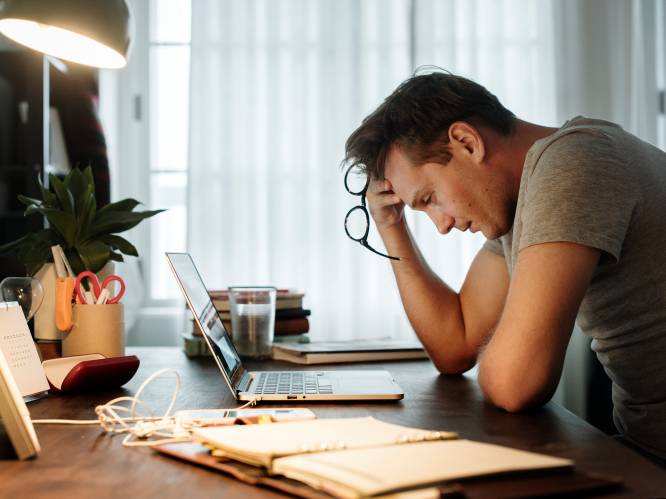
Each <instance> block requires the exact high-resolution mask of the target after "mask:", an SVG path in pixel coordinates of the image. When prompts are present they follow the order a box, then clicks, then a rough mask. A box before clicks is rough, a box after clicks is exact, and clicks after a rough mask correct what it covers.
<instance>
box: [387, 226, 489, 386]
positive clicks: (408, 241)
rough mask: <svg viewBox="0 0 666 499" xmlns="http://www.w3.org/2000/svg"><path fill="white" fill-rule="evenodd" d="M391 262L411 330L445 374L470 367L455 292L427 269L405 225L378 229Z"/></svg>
mask: <svg viewBox="0 0 666 499" xmlns="http://www.w3.org/2000/svg"><path fill="white" fill-rule="evenodd" d="M380 234H381V236H382V239H383V241H384V245H385V246H386V249H387V251H388V253H389V254H390V255H397V256H399V257H400V260H399V261H395V260H392V266H393V272H394V274H395V278H396V281H397V284H398V289H399V291H400V298H401V300H402V304H403V307H404V308H405V312H406V313H407V317H408V318H409V322H410V323H411V325H412V327H413V328H414V331H415V332H416V334H417V336H418V337H419V339H420V340H421V342H422V343H423V345H424V346H425V348H426V350H427V351H428V353H429V354H430V357H431V358H432V360H433V362H434V363H435V366H436V367H437V368H438V369H439V370H440V371H441V372H444V373H460V372H464V371H466V370H467V369H469V368H471V367H472V366H473V365H474V362H475V360H476V353H477V352H476V351H474V349H473V348H470V345H468V343H467V341H466V337H465V321H464V319H463V313H462V307H461V305H460V297H459V295H458V293H456V292H455V291H453V290H452V289H451V288H450V287H449V286H447V285H446V283H444V282H443V281H442V280H441V279H440V278H439V277H438V276H437V275H435V273H434V272H433V271H432V270H431V269H430V267H429V266H428V264H427V263H426V261H425V259H424V258H423V256H422V255H421V253H420V251H419V250H418V247H417V245H416V243H415V242H414V240H413V238H412V236H411V233H410V232H409V228H408V227H407V225H406V224H404V225H394V226H391V227H389V228H386V229H383V230H380Z"/></svg>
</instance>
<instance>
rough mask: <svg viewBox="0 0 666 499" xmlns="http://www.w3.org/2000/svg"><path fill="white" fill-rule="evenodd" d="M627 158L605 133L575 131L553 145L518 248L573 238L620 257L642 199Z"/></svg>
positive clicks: (542, 162) (530, 189)
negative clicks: (638, 202) (633, 217)
mask: <svg viewBox="0 0 666 499" xmlns="http://www.w3.org/2000/svg"><path fill="white" fill-rule="evenodd" d="M627 163H628V162H627V159H626V158H622V157H621V156H620V155H619V154H618V153H617V152H616V149H615V147H613V144H612V143H611V141H610V139H609V138H607V137H606V136H605V135H604V134H603V133H598V134H597V133H595V134H592V133H589V132H572V133H569V134H567V135H564V136H562V137H560V138H558V139H557V140H555V141H554V142H552V143H551V144H550V145H548V146H547V147H546V149H545V150H544V151H543V153H542V154H541V156H540V157H539V158H538V159H537V162H536V165H535V167H534V170H533V172H532V174H531V176H530V177H529V180H528V184H527V189H526V192H525V199H524V206H523V210H522V233H521V238H520V241H519V242H518V244H519V247H518V251H521V250H522V249H524V248H526V247H528V246H532V245H534V244H540V243H546V242H557V241H567V242H572V243H578V244H582V245H585V246H590V247H593V248H598V249H600V250H602V251H604V252H606V253H608V254H609V255H611V256H612V257H613V259H614V260H615V261H616V262H617V261H619V259H620V254H621V252H622V244H623V242H624V239H625V235H626V233H627V230H628V228H629V224H630V221H631V218H632V214H633V211H634V208H635V207H636V205H637V199H638V189H637V188H636V182H635V180H634V178H633V177H632V174H631V171H630V169H629V168H628V166H627Z"/></svg>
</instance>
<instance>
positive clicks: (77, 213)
mask: <svg viewBox="0 0 666 499" xmlns="http://www.w3.org/2000/svg"><path fill="white" fill-rule="evenodd" d="M49 185H50V187H51V189H52V190H49V189H47V188H45V187H44V185H43V184H42V182H41V180H40V181H39V187H40V191H41V195H42V199H34V198H29V197H26V196H21V195H19V197H18V199H19V201H21V203H23V204H24V205H26V210H25V215H26V216H28V215H33V214H39V215H42V216H43V217H44V218H45V219H46V220H47V221H48V227H47V228H44V229H42V230H40V231H38V232H32V233H30V234H27V235H25V236H23V237H21V238H20V239H17V240H16V241H12V242H9V243H7V244H4V245H2V246H0V255H13V256H15V257H16V258H17V259H18V260H19V261H21V262H22V263H23V264H24V265H25V267H26V270H27V273H28V275H35V277H36V278H37V279H39V280H40V281H41V282H42V286H43V287H44V291H45V294H44V301H43V303H42V306H41V307H40V309H39V310H38V311H37V314H36V315H35V337H36V338H38V339H41V340H56V341H57V340H59V339H60V333H59V332H58V330H57V329H56V327H55V324H54V319H53V316H54V309H55V301H54V300H55V298H54V295H55V280H56V276H55V270H54V269H53V264H52V262H53V255H52V252H51V246H53V245H56V244H59V245H60V246H61V247H62V248H63V250H64V252H65V255H66V257H67V259H68V260H69V263H70V264H71V266H72V270H73V272H74V273H75V274H78V273H79V272H82V271H84V270H90V271H92V272H94V273H96V274H108V273H112V272H113V270H112V269H110V268H109V267H110V266H111V265H107V264H110V262H122V261H123V255H131V256H138V252H137V250H136V248H135V247H134V246H133V245H132V244H131V243H130V242H129V241H128V240H127V239H125V238H123V237H121V236H119V235H118V233H120V232H124V231H126V230H129V229H131V228H132V227H135V226H136V225H137V224H139V223H140V222H141V221H142V220H144V219H145V218H149V217H152V216H153V215H156V214H157V213H160V212H161V211H164V210H152V211H134V208H136V207H137V206H138V205H139V204H140V203H139V202H138V201H136V200H135V199H123V200H121V201H116V202H115V203H110V204H107V205H106V206H103V207H101V208H99V209H98V208H97V201H96V200H95V187H94V183H93V175H92V169H91V168H90V166H88V167H87V168H86V169H85V170H83V171H81V170H79V169H78V168H74V169H72V171H71V172H69V173H68V174H67V175H66V176H65V178H64V179H62V180H61V179H59V178H58V177H56V176H55V175H49ZM105 266H106V268H105ZM103 269H104V270H103Z"/></svg>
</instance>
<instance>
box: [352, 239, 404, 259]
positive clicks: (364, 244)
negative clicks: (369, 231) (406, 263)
mask: <svg viewBox="0 0 666 499" xmlns="http://www.w3.org/2000/svg"><path fill="white" fill-rule="evenodd" d="M359 243H360V244H361V246H363V247H364V248H366V249H369V250H370V251H372V252H373V253H375V254H377V255H379V256H383V257H384V258H390V259H391V260H400V258H398V257H397V256H391V255H385V254H384V253H381V252H379V251H377V250H376V249H374V248H373V247H372V246H370V245H369V244H368V243H367V242H366V241H359Z"/></svg>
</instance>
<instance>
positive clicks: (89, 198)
mask: <svg viewBox="0 0 666 499" xmlns="http://www.w3.org/2000/svg"><path fill="white" fill-rule="evenodd" d="M81 202H82V204H81V206H80V210H79V213H78V217H77V227H76V240H77V241H87V240H88V239H90V229H91V227H92V224H93V221H94V220H95V217H96V214H97V202H96V201H95V195H94V193H93V191H92V189H91V188H90V187H88V188H87V192H86V195H85V198H84V199H82V201H81Z"/></svg>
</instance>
